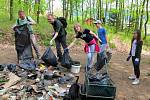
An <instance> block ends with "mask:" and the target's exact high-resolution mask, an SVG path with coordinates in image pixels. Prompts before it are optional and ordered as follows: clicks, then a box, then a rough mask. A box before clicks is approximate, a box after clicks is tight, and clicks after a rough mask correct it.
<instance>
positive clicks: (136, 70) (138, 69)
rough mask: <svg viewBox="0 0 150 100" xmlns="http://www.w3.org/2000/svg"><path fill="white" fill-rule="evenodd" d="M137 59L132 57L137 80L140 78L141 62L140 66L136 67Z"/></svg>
mask: <svg viewBox="0 0 150 100" xmlns="http://www.w3.org/2000/svg"><path fill="white" fill-rule="evenodd" d="M135 59H136V57H134V56H132V63H133V67H134V74H135V76H136V78H139V77H140V60H139V64H138V65H136V64H135Z"/></svg>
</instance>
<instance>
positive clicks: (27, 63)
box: [19, 60, 37, 71]
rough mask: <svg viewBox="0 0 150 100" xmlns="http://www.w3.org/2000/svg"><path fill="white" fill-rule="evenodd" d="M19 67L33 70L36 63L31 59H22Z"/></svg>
mask: <svg viewBox="0 0 150 100" xmlns="http://www.w3.org/2000/svg"><path fill="white" fill-rule="evenodd" d="M19 66H20V68H22V69H25V70H30V71H31V70H35V69H36V67H37V64H36V63H35V61H33V60H24V61H22V62H21V63H20V64H19Z"/></svg>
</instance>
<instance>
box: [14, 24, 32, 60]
mask: <svg viewBox="0 0 150 100" xmlns="http://www.w3.org/2000/svg"><path fill="white" fill-rule="evenodd" d="M14 31H15V48H16V51H17V58H18V60H24V59H31V58H33V53H32V46H31V41H30V34H31V33H30V32H29V29H28V26H27V24H25V25H20V26H17V27H15V29H14Z"/></svg>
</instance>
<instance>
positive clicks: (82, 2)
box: [82, 0, 84, 24]
mask: <svg viewBox="0 0 150 100" xmlns="http://www.w3.org/2000/svg"><path fill="white" fill-rule="evenodd" d="M83 16H84V14H83V0H82V24H83V22H84V21H83Z"/></svg>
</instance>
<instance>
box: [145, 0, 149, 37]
mask: <svg viewBox="0 0 150 100" xmlns="http://www.w3.org/2000/svg"><path fill="white" fill-rule="evenodd" d="M146 16H147V19H146V22H145V24H144V27H145V36H144V39H146V36H147V27H146V26H147V23H148V20H149V15H148V0H147V4H146Z"/></svg>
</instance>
